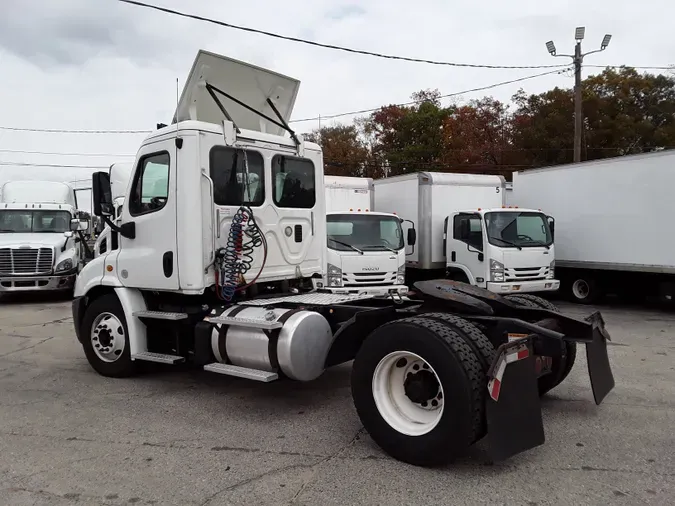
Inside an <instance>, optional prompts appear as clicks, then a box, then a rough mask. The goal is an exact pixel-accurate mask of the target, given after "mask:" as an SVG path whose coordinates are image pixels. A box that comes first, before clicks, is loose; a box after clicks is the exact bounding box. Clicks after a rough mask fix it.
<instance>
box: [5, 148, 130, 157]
mask: <svg viewBox="0 0 675 506" xmlns="http://www.w3.org/2000/svg"><path fill="white" fill-rule="evenodd" d="M0 153H22V154H29V155H56V156H136V155H131V154H123V153H63V152H56V151H30V150H22V149H0Z"/></svg>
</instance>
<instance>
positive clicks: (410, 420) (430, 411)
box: [372, 351, 445, 436]
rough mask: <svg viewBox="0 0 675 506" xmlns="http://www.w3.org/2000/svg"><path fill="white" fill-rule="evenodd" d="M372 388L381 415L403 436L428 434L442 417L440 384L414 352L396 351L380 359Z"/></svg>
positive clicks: (430, 368) (441, 389)
mask: <svg viewBox="0 0 675 506" xmlns="http://www.w3.org/2000/svg"><path fill="white" fill-rule="evenodd" d="M372 390H373V399H374V401H375V406H376V407H377V410H378V411H379V413H380V416H381V417H382V418H383V419H384V421H385V422H387V424H388V425H389V426H390V427H391V428H393V429H394V430H396V431H397V432H399V433H401V434H405V435H406V436H423V435H424V434H428V433H429V432H431V431H432V430H433V429H434V428H435V427H436V426H437V425H438V422H439V421H440V419H441V417H442V416H443V412H444V407H445V406H444V405H445V402H444V401H445V395H444V392H443V385H442V384H441V382H440V379H439V378H438V375H437V374H436V371H434V369H433V368H432V367H431V366H430V365H429V364H428V363H427V362H426V361H425V360H424V359H423V358H422V357H420V356H419V355H416V354H415V353H411V352H408V351H395V352H392V353H390V354H388V355H387V356H385V357H384V358H382V360H380V362H379V363H378V364H377V367H376V368H375V372H374V373H373V382H372Z"/></svg>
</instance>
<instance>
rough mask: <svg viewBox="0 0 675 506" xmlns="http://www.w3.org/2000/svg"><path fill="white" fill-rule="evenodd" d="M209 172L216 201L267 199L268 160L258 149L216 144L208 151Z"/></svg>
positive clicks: (234, 203)
mask: <svg viewBox="0 0 675 506" xmlns="http://www.w3.org/2000/svg"><path fill="white" fill-rule="evenodd" d="M209 172H210V174H211V179H212V180H213V200H214V201H215V203H216V204H217V205H219V206H241V205H245V206H252V207H256V206H261V205H263V204H264V203H265V162H264V160H263V157H262V155H261V154H260V153H258V152H257V151H248V150H243V149H232V148H226V147H222V146H215V147H213V148H212V149H211V153H210V154H209Z"/></svg>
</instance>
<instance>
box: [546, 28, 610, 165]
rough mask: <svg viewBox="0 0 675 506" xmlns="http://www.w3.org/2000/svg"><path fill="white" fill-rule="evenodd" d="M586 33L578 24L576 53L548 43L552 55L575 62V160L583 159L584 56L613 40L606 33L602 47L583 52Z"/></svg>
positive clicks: (550, 42) (597, 50)
mask: <svg viewBox="0 0 675 506" xmlns="http://www.w3.org/2000/svg"><path fill="white" fill-rule="evenodd" d="M585 34H586V28H585V27H583V26H578V27H577V28H576V30H575V31H574V38H575V39H576V45H575V46H574V55H571V54H556V49H555V44H554V43H553V41H552V40H549V41H548V42H547V43H546V49H548V52H549V53H550V54H551V56H564V57H566V58H572V63H573V64H574V162H575V163H576V162H580V161H581V133H582V130H583V126H584V114H583V110H582V95H581V67H582V64H583V62H584V56H588V55H589V54H593V53H599V52H600V51H604V50H605V49H607V46H609V41H610V40H612V36H611V35H610V34H606V35H605V37H604V38H603V39H602V43H601V44H600V49H596V50H594V51H589V52H588V53H582V52H581V41H582V40H584V35H585Z"/></svg>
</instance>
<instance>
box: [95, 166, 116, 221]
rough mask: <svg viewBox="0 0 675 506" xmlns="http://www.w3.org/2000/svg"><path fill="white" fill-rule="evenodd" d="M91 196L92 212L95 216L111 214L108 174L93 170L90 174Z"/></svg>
mask: <svg viewBox="0 0 675 506" xmlns="http://www.w3.org/2000/svg"><path fill="white" fill-rule="evenodd" d="M91 189H92V194H93V195H92V197H93V201H94V202H93V205H94V209H93V211H94V214H95V215H96V216H112V214H113V205H112V192H111V191H110V176H109V175H108V174H107V173H106V172H94V174H93V175H92V185H91Z"/></svg>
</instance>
